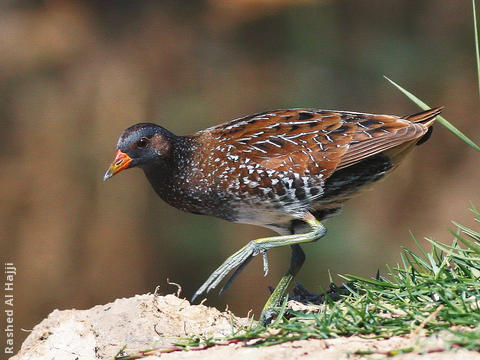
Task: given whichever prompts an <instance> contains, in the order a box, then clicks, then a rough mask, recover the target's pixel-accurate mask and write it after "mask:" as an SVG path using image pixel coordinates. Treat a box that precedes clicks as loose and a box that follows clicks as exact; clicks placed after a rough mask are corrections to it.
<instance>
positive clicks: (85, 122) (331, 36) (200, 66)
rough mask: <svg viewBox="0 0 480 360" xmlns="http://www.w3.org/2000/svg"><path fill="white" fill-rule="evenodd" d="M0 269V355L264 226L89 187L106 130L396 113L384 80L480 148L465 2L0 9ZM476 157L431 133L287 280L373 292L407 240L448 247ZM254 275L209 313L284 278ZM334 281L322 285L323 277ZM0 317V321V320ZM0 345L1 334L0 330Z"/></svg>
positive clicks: (399, 108) (166, 289)
mask: <svg viewBox="0 0 480 360" xmlns="http://www.w3.org/2000/svg"><path fill="white" fill-rule="evenodd" d="M0 9H1V10H0V126H1V132H0V136H1V141H0V158H1V171H0V176H1V184H2V186H1V188H0V196H1V201H0V211H1V218H0V220H1V223H0V231H1V232H0V234H1V239H0V241H1V243H0V246H1V255H2V258H3V259H4V262H6V261H9V262H14V263H15V265H16V267H17V274H18V275H17V277H16V280H15V329H16V338H15V348H16V349H18V347H19V345H20V343H21V341H22V340H23V338H24V337H25V336H26V335H27V333H25V332H22V331H20V328H24V329H31V328H32V327H33V326H34V325H35V324H36V323H38V322H39V321H40V320H41V319H42V318H44V317H45V316H46V315H47V314H48V313H50V312H51V311H52V310H53V309H56V308H59V309H69V308H79V309H84V308H89V307H91V306H93V305H96V304H104V303H107V302H110V301H112V300H114V299H115V298H118V297H129V296H133V295H134V294H139V293H145V292H153V290H154V289H155V286H157V285H159V286H160V292H161V293H164V294H165V293H170V292H173V291H175V288H174V287H172V286H168V285H167V282H166V279H167V278H169V279H170V280H171V281H174V282H177V283H179V284H181V285H182V287H183V295H184V296H186V297H188V298H190V296H191V295H192V294H193V292H194V291H195V290H196V289H197V288H198V287H199V286H200V285H201V284H202V282H203V281H204V280H205V279H206V278H207V276H208V275H209V274H210V273H211V271H213V270H214V269H215V268H216V267H217V266H218V265H219V264H220V263H221V262H222V261H223V260H224V259H225V258H226V257H227V256H228V255H230V254H231V253H233V252H234V251H235V250H237V249H239V248H240V247H241V246H243V245H244V244H246V243H247V242H248V241H249V240H251V239H254V238H257V237H260V236H265V235H269V234H271V233H270V232H269V231H268V230H265V229H261V228H257V227H253V226H247V225H240V224H230V223H227V222H225V221H221V220H218V219H214V218H209V217H201V216H197V215H191V214H186V213H182V212H180V211H178V210H176V209H174V208H171V207H169V206H168V205H166V204H165V203H163V202H162V201H161V200H160V199H159V198H157V196H156V195H155V194H154V192H153V190H152V189H151V188H150V185H149V184H148V183H147V181H146V179H145V178H144V175H143V173H142V172H141V171H139V170H131V171H128V172H125V173H122V174H121V175H119V176H116V177H115V178H113V179H112V180H110V181H109V182H108V183H103V182H102V177H103V174H104V172H105V170H106V168H107V166H108V165H109V164H110V162H111V160H112V159H113V155H114V149H115V144H116V142H117V138H118V136H119V135H120V133H121V131H122V130H123V129H124V128H126V127H128V126H129V125H131V124H133V123H137V122H146V121H148V122H156V123H158V124H161V125H163V126H165V127H166V128H168V129H170V130H171V131H173V132H175V133H177V134H189V133H192V132H195V131H197V130H200V129H203V128H206V127H208V126H212V125H215V124H217V123H220V122H224V121H227V120H230V119H233V118H236V117H240V116H243V115H247V114H250V113H254V112H259V111H264V110H270V109H276V108H288V107H302V106H305V107H319V108H326V109H339V110H352V111H361V112H373V113H388V114H397V115H407V114H409V113H414V112H416V111H418V110H419V109H418V108H417V107H416V106H415V105H413V104H412V103H410V102H409V101H408V100H407V99H406V98H405V97H404V96H403V95H402V94H400V93H399V92H398V91H397V90H396V89H394V88H393V87H392V86H391V85H389V84H388V83H387V82H386V81H385V80H384V79H383V78H382V75H384V74H385V75H387V76H389V77H390V78H392V79H393V80H395V81H397V82H398V83H399V84H400V85H402V86H404V87H405V88H407V89H409V90H410V91H412V92H413V93H415V94H416V95H417V96H419V97H420V98H422V99H423V100H424V101H426V102H427V103H429V104H430V105H432V106H437V105H445V106H446V110H445V112H444V114H445V116H446V117H447V119H449V120H450V121H452V122H453V123H454V124H456V125H457V126H458V127H459V128H460V129H462V130H463V131H464V132H466V133H467V134H468V135H469V136H471V137H472V139H473V140H475V141H477V142H478V141H479V139H480V137H479V133H480V119H479V116H478V114H479V102H478V93H477V79H476V73H475V66H476V65H475V58H474V47H473V46H474V42H473V23H472V9H471V2H470V1H467V0H465V1H434V0H431V1H418V0H416V1H411V0H408V1H407V0H403V1H399V0H395V1H383V0H378V1H367V0H365V1H353V0H352V1H313V0H312V1H306V0H304V1H292V0H257V1H253V0H231V1H224V0H205V1H175V0H171V1H113V0H111V1H83V2H81V1H68V0H58V1H55V0H50V1H46V0H45V1H40V0H37V1H33V0H31V1H27V0H24V1H14V0H10V1H3V2H2V4H1V5H0ZM478 164H479V162H478V154H477V153H475V152H474V151H473V150H472V149H470V148H468V147H467V146H466V145H464V144H463V143H461V142H460V141H459V140H458V139H457V138H455V137H453V136H452V135H451V134H450V133H448V132H447V131H446V130H445V129H444V128H442V127H439V126H437V127H436V129H435V131H434V133H433V136H432V138H431V140H430V141H429V142H428V143H426V144H425V145H423V146H422V147H420V148H418V149H417V150H416V151H415V152H414V153H413V154H412V155H411V156H410V157H409V158H408V159H407V160H406V161H405V162H404V163H403V164H402V166H401V167H400V168H399V169H398V170H397V171H395V172H394V173H393V175H391V176H390V177H389V178H388V179H387V180H386V181H384V182H382V183H381V184H378V185H377V186H376V187H375V188H374V190H373V191H371V192H369V193H366V194H364V195H363V196H361V197H359V198H357V199H354V200H352V201H350V202H349V203H348V204H347V206H346V209H345V211H344V213H343V215H342V216H340V217H337V218H335V219H332V220H329V221H328V223H327V226H328V229H329V232H328V234H327V236H326V237H325V238H324V239H322V240H321V241H319V242H318V243H315V244H311V245H306V246H305V250H306V252H307V262H306V264H305V267H304V268H303V270H302V271H301V273H300V274H299V277H298V280H299V281H300V282H302V283H303V284H304V285H305V286H306V287H307V288H309V289H310V290H312V291H314V292H315V291H319V287H320V286H324V287H326V286H328V270H330V272H331V273H332V274H333V275H335V274H338V273H355V274H358V275H361V276H366V277H368V276H374V274H375V272H376V271H377V269H381V270H384V265H385V264H386V263H390V264H395V263H396V262H397V261H399V259H400V257H399V254H400V247H401V246H410V247H412V246H413V244H412V243H413V242H412V240H411V238H410V237H409V230H411V231H413V232H414V234H415V235H416V236H417V237H418V238H423V236H431V237H433V238H435V239H438V240H440V239H445V240H450V236H449V234H448V231H447V226H448V224H449V221H450V220H457V221H459V222H463V223H465V224H466V225H469V224H472V220H471V214H470V213H469V212H468V210H467V207H468V206H469V202H470V201H472V202H474V203H476V204H477V206H479V205H480V201H479V200H480V193H479V191H478V183H479V176H480V167H479V166H478ZM288 259H289V249H286V248H285V249H278V250H274V251H271V252H270V265H271V269H270V274H269V275H268V277H266V278H264V277H263V275H262V265H261V259H255V260H254V261H253V262H252V264H251V265H249V266H248V268H247V269H246V270H245V271H244V273H243V274H242V275H241V276H240V277H239V278H238V279H237V281H236V282H235V283H234V285H233V286H232V287H231V288H230V290H229V291H228V292H227V293H226V294H225V295H223V296H222V297H217V295H216V292H214V293H212V294H210V295H209V296H208V301H207V304H208V305H213V306H217V307H218V308H220V309H223V308H225V306H226V304H228V306H229V308H230V309H232V310H233V311H234V312H235V313H236V314H237V315H241V316H244V315H246V314H247V312H248V310H249V309H253V310H254V313H255V314H256V315H258V314H259V311H260V309H261V306H262V305H263V303H264V301H265V300H266V298H267V297H268V290H267V286H268V285H275V284H276V281H278V279H279V278H280V276H281V275H282V273H283V271H284V270H286V267H287V266H288ZM335 280H336V281H340V279H339V278H338V277H336V276H335ZM2 320H3V318H2ZM2 336H3V332H2Z"/></svg>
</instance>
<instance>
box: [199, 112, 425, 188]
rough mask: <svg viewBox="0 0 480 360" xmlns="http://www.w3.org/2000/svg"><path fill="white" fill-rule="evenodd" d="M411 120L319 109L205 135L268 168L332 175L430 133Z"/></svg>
mask: <svg viewBox="0 0 480 360" xmlns="http://www.w3.org/2000/svg"><path fill="white" fill-rule="evenodd" d="M427 129H428V128H427V126H425V125H424V124H422V123H421V122H418V123H414V122H412V121H409V120H407V119H406V118H400V117H398V116H391V115H373V114H364V113H353V112H343V111H330V110H318V109H288V110H275V111H269V112H264V113H259V114H254V115H250V116H247V117H243V118H240V119H236V120H233V121H231V122H228V123H225V124H221V125H217V126H214V127H212V128H209V129H207V130H205V132H208V133H209V135H210V136H212V137H213V139H215V140H216V142H217V143H220V144H222V146H225V147H227V148H228V149H229V151H230V152H231V153H236V154H238V155H239V156H241V157H243V158H249V159H251V160H252V162H254V163H257V164H260V165H261V166H263V167H265V168H267V169H273V170H278V171H288V172H292V171H293V172H296V173H298V174H300V175H304V174H310V175H320V174H322V175H323V176H322V177H323V178H324V179H325V178H327V177H328V176H330V175H331V174H332V173H333V171H334V170H335V169H337V168H343V167H347V166H350V165H353V164H355V163H357V162H359V161H361V160H362V159H365V158H367V157H369V156H372V155H374V154H377V153H380V152H382V151H385V150H386V149H389V148H392V147H395V146H397V145H399V144H402V143H403V142H407V141H409V140H412V139H415V138H418V137H420V136H422V135H423V134H425V132H426V131H427Z"/></svg>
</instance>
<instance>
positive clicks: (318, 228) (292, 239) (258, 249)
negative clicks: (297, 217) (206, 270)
mask: <svg viewBox="0 0 480 360" xmlns="http://www.w3.org/2000/svg"><path fill="white" fill-rule="evenodd" d="M305 222H306V223H307V224H308V225H310V227H311V231H309V232H307V233H304V234H294V235H285V236H275V237H268V238H262V239H257V240H252V241H250V242H249V243H248V244H247V245H246V246H244V247H243V248H241V249H240V250H239V251H237V252H236V253H235V254H233V255H232V256H230V257H229V258H228V259H227V260H225V262H224V263H223V264H222V265H220V267H219V268H218V269H217V270H215V271H214V272H213V273H212V274H211V275H210V277H209V278H208V279H207V281H205V283H204V284H203V285H202V286H201V287H200V288H199V289H198V290H197V292H196V293H195V295H193V297H192V301H194V300H195V299H196V298H197V297H198V296H199V295H201V294H203V293H208V292H209V291H210V290H212V289H214V288H215V287H217V285H218V284H219V283H220V282H221V281H222V280H223V279H224V278H225V277H226V276H227V275H228V273H229V272H230V271H232V270H233V269H235V268H236V267H237V266H239V267H240V268H241V269H243V267H244V266H242V265H244V264H246V263H248V262H249V261H250V260H251V259H252V257H254V256H257V255H258V254H262V255H264V270H265V273H266V272H267V271H268V265H267V263H266V256H265V253H266V252H267V251H268V250H270V249H272V248H275V247H280V246H287V245H298V244H303V243H310V242H313V241H317V240H318V239H320V238H321V237H322V236H323V235H325V233H326V231H327V230H326V228H325V226H323V225H322V223H321V222H319V221H318V220H317V219H315V217H313V215H311V214H310V213H308V214H307V216H305ZM299 250H300V251H299ZM301 253H303V252H302V251H301V249H299V247H298V248H296V247H293V246H292V265H291V266H290V269H289V271H288V272H287V273H286V274H285V276H284V277H283V278H282V279H281V280H280V283H279V284H278V286H277V288H276V289H275V291H274V292H273V294H272V295H271V296H270V298H269V299H268V301H267V304H266V305H265V308H264V312H265V311H266V310H269V309H272V308H273V307H275V306H278V303H279V302H280V300H281V298H282V296H283V294H284V293H285V291H286V289H287V287H288V285H289V283H290V282H291V280H292V279H293V277H294V276H295V274H296V273H297V272H298V269H300V267H301V265H302V263H303V260H302V259H301V258H302V256H301ZM300 260H301V261H300ZM237 274H238V272H235V273H234V275H233V276H235V275H237ZM229 283H230V282H228V283H227V285H228V284H229Z"/></svg>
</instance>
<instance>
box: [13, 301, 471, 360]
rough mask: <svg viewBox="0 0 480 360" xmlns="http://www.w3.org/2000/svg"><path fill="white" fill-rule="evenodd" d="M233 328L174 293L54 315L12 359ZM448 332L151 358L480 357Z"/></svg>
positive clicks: (80, 353)
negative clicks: (452, 345) (454, 342)
mask: <svg viewBox="0 0 480 360" xmlns="http://www.w3.org/2000/svg"><path fill="white" fill-rule="evenodd" d="M232 322H233V327H236V328H239V327H244V326H246V325H248V322H249V321H248V319H240V318H236V317H234V316H233V315H232V314H230V313H222V312H219V311H218V310H216V309H214V308H209V307H206V306H203V305H190V303H189V302H188V301H187V300H185V299H179V298H178V297H176V296H175V295H166V296H155V295H151V294H147V295H137V296H135V297H133V298H129V299H118V300H115V301H114V302H113V303H110V304H106V305H98V306H95V307H93V308H91V309H89V310H64V311H59V310H55V311H53V312H52V313H51V314H50V315H49V316H48V318H46V319H45V320H43V321H42V322H41V323H40V324H38V325H37V326H35V328H34V329H33V331H32V333H31V334H30V336H29V337H28V338H27V339H26V340H25V342H24V343H23V345H22V348H21V350H20V352H19V353H18V354H17V355H16V356H14V357H12V358H11V359H12V360H34V359H35V360H36V359H42V360H43V359H45V360H50V359H52V360H53V359H55V360H63V359H65V360H74V359H79V360H90V359H112V358H113V357H114V356H115V355H116V354H117V353H118V352H119V351H120V350H121V349H122V348H123V347H125V349H124V351H125V353H126V354H129V355H133V354H138V353H139V352H140V351H143V350H147V349H152V348H163V349H165V348H167V347H169V346H171V345H172V341H175V340H176V339H178V337H185V336H192V335H198V336H205V337H222V336H226V335H229V334H231V332H232ZM447 336H448V333H447V332H444V333H440V334H437V335H435V336H430V337H425V336H423V335H422V334H413V335H411V336H406V337H393V338H390V339H385V340H377V339H364V338H360V337H355V336H353V337H340V338H337V339H327V340H318V339H312V340H303V341H294V342H289V343H284V344H280V345H275V346H270V347H260V348H255V347H247V346H244V345H243V344H240V343H238V344H235V345H224V346H215V347H212V348H209V349H206V350H199V351H176V352H171V353H160V352H158V351H157V352H156V353H155V356H153V355H151V356H147V357H145V359H149V360H157V359H160V358H161V359H163V360H165V359H167V360H169V359H171V360H180V359H191V360H196V359H219V360H224V359H226V358H228V359H229V360H237V359H238V360H243V359H254V360H270V359H272V360H273V359H275V360H283V359H285V360H287V359H306V360H309V359H312V360H313V359H325V360H330V359H349V360H350V359H354V360H355V359H365V358H366V357H365V356H360V355H355V352H356V351H371V352H372V354H370V355H368V356H367V358H369V359H385V358H386V357H387V355H388V352H390V351H392V350H398V349H406V348H410V347H413V348H414V349H415V351H413V352H410V353H406V354H399V355H396V356H391V357H390V356H389V358H394V359H396V360H414V359H418V358H419V354H422V355H421V358H422V359H423V360H437V359H438V360H443V359H445V360H455V359H458V360H460V359H461V360H463V359H465V360H474V359H480V354H479V353H477V352H473V351H467V350H464V349H453V350H448V346H447V344H446V343H445V342H444V339H445V338H446V337H447Z"/></svg>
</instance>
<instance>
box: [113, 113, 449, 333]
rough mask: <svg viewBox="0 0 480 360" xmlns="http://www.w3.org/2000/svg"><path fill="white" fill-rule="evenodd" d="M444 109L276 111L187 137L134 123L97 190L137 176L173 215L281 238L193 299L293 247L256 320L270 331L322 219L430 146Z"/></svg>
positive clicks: (225, 267) (229, 267) (250, 252)
mask: <svg viewBox="0 0 480 360" xmlns="http://www.w3.org/2000/svg"><path fill="white" fill-rule="evenodd" d="M442 110H443V107H436V108H431V109H429V110H426V111H422V112H420V113H416V114H413V115H409V116H395V115H382V114H368V113H361V112H350V111H336V110H321V109H316V108H293V109H280V110H272V111H266V112H261V113H256V114H253V115H248V116H245V117H241V118H238V119H235V120H232V121H230V122H226V123H223V124H220V125H216V126H213V127H210V128H208V129H205V130H201V131H198V132H195V133H194V134H193V135H187V136H178V135H175V134H173V133H172V132H170V131H169V130H167V129H165V128H164V127H162V126H160V125H156V124H153V123H138V124H135V125H133V126H131V127H129V128H127V129H126V130H124V131H123V133H122V134H121V135H120V138H119V140H118V143H117V147H116V150H117V151H116V154H115V158H114V160H113V162H112V164H111V165H110V167H109V169H108V170H107V172H106V173H105V176H104V181H105V180H107V179H109V178H111V177H112V176H113V175H115V174H118V173H119V172H121V171H123V170H125V169H129V168H134V167H138V168H141V169H142V170H143V172H144V173H145V176H146V178H147V179H148V181H149V182H150V184H151V186H152V187H153V189H154V191H155V192H156V193H157V194H158V196H159V197H160V198H162V199H163V200H164V201H165V202H167V203H168V204H170V205H171V206H173V207H175V208H177V209H180V210H183V211H186V212H190V213H194V214H201V215H209V216H214V217H218V218H221V219H224V220H227V221H231V222H237V223H244V224H253V225H258V226H262V227H265V228H269V229H271V230H273V231H275V232H276V233H277V234H278V236H271V237H266V238H260V239H256V240H252V241H250V242H248V243H247V245H245V246H244V247H242V248H241V249H240V250H238V251H237V252H235V253H234V254H233V255H231V256H230V257H229V258H227V259H226V260H225V261H224V262H223V264H222V265H220V266H219V267H218V268H217V269H216V270H215V271H214V272H213V273H212V274H211V275H210V277H209V278H208V279H207V280H206V281H205V283H204V284H203V285H202V286H201V287H200V288H199V289H198V290H197V291H196V293H195V294H194V296H193V298H192V301H194V300H195V299H196V298H198V297H199V296H201V295H206V294H207V293H208V292H209V291H211V290H212V289H214V288H216V287H217V286H218V285H219V284H220V282H222V280H224V279H225V278H226V277H227V275H228V274H230V273H232V275H231V276H230V278H229V279H228V281H226V283H225V285H224V286H223V288H222V289H221V291H220V292H223V291H224V290H226V289H227V288H228V287H229V286H230V285H231V283H232V282H233V280H234V279H235V278H236V276H237V275H238V274H239V273H240V272H241V271H242V270H243V269H244V268H245V266H246V265H247V264H248V263H249V262H250V261H251V260H252V258H254V257H255V256H258V255H262V258H263V270H264V274H265V276H266V275H267V273H268V258H267V252H268V251H269V250H271V249H273V248H277V247H282V246H290V248H291V261H290V267H289V268H288V270H287V271H286V272H285V274H284V275H283V277H282V278H281V279H280V281H279V283H278V285H277V286H276V288H275V289H274V290H273V292H272V293H271V295H270V297H269V298H268V300H267V302H266V304H265V306H264V307H263V310H262V313H261V320H262V322H264V323H266V324H267V323H268V322H270V321H271V320H272V319H273V318H275V316H276V315H277V310H278V307H279V305H280V304H281V301H282V299H283V296H284V294H285V293H286V291H287V289H288V286H289V284H290V283H291V281H292V279H293V278H294V277H295V276H296V274H297V273H298V271H299V270H300V268H301V267H302V265H303V263H304V261H305V253H304V251H303V249H302V247H301V245H303V244H307V243H311V242H315V241H317V240H319V239H320V238H322V237H323V236H324V235H325V233H326V231H327V230H326V227H325V225H324V224H323V221H324V220H325V219H327V218H329V217H332V216H334V215H337V214H339V213H340V212H341V210H342V208H343V205H344V202H345V201H346V200H348V199H350V198H352V197H354V196H357V195H359V194H361V193H362V192H364V190H366V189H368V188H370V187H371V186H372V185H373V184H374V183H376V182H378V181H379V180H381V179H383V178H384V177H385V176H386V175H387V174H389V173H390V172H392V170H394V169H395V168H396V167H397V166H398V165H399V163H400V162H401V161H402V160H403V159H404V158H405V156H406V155H407V154H408V153H410V152H411V150H413V148H414V147H415V146H416V145H420V144H422V143H424V142H425V141H427V140H428V139H429V137H430V135H431V133H432V129H433V127H432V125H433V123H434V121H435V120H436V117H437V115H439V114H440V113H441V111H442Z"/></svg>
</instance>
